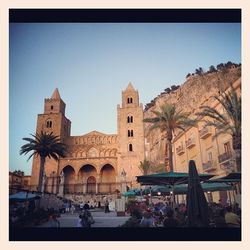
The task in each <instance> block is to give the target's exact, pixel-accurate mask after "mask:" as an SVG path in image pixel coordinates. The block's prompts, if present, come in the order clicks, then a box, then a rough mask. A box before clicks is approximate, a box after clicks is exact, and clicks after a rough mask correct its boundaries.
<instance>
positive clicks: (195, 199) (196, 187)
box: [187, 160, 208, 227]
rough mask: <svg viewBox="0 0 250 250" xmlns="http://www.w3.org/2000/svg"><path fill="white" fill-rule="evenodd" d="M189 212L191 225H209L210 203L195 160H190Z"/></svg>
mask: <svg viewBox="0 0 250 250" xmlns="http://www.w3.org/2000/svg"><path fill="white" fill-rule="evenodd" d="M187 214H188V226H189V227H208V204H207V200H206V198H205V195H204V192H203V189H202V187H201V184H200V178H199V175H198V172H197V169H196V166H195V162H194V161H193V160H191V161H189V176H188V191H187Z"/></svg>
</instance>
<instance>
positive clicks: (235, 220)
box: [225, 206, 240, 227]
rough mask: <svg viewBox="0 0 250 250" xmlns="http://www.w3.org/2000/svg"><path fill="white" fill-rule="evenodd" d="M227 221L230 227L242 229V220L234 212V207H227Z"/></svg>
mask: <svg viewBox="0 0 250 250" xmlns="http://www.w3.org/2000/svg"><path fill="white" fill-rule="evenodd" d="M225 221H226V224H227V226H228V227H240V218H239V216H238V215H237V214H235V213H233V212H232V207H231V206H228V207H226V214H225Z"/></svg>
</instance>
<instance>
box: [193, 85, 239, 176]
mask: <svg viewBox="0 0 250 250" xmlns="http://www.w3.org/2000/svg"><path fill="white" fill-rule="evenodd" d="M213 97H214V98H215V99H216V100H217V101H218V102H219V103H220V104H221V105H222V107H223V109H224V113H221V112H220V111H218V110H216V109H215V108H212V107H209V106H201V109H202V111H201V112H199V113H197V115H201V116H204V117H209V118H211V120H205V126H213V127H215V128H216V133H215V135H214V136H213V138H216V137H218V136H219V135H221V134H230V135H231V136H232V142H233V150H234V151H235V157H236V168H237V171H239V172H240V171H241V96H238V95H237V93H236V91H235V90H234V88H233V87H232V85H230V90H229V91H228V92H227V93H225V92H224V93H223V94H221V95H220V96H213Z"/></svg>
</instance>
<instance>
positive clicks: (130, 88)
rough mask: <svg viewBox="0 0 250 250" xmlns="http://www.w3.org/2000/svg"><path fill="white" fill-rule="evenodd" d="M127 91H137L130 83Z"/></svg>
mask: <svg viewBox="0 0 250 250" xmlns="http://www.w3.org/2000/svg"><path fill="white" fill-rule="evenodd" d="M127 90H133V91H135V89H134V86H133V85H132V83H131V82H129V84H128V86H127V88H126V91H127Z"/></svg>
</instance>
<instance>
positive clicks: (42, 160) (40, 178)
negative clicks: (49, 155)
mask: <svg viewBox="0 0 250 250" xmlns="http://www.w3.org/2000/svg"><path fill="white" fill-rule="evenodd" d="M44 165H45V157H42V156H40V169H39V180H38V192H41V191H42V185H43V172H44Z"/></svg>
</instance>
